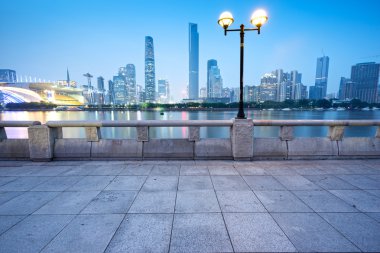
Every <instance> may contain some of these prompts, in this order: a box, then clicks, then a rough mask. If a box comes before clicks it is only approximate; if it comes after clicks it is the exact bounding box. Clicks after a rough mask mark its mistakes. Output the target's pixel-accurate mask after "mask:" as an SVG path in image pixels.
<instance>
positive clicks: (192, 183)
mask: <svg viewBox="0 0 380 253" xmlns="http://www.w3.org/2000/svg"><path fill="white" fill-rule="evenodd" d="M207 189H214V188H213V185H212V182H211V178H210V176H180V177H179V182H178V190H180V191H183V190H187V191H188V190H207Z"/></svg>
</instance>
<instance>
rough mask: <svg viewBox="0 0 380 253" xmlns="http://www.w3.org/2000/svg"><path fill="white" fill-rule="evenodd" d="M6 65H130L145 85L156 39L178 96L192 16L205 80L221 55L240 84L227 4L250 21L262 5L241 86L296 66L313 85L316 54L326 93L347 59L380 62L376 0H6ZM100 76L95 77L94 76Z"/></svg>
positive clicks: (49, 73)
mask: <svg viewBox="0 0 380 253" xmlns="http://www.w3.org/2000/svg"><path fill="white" fill-rule="evenodd" d="M0 6H1V7H0V9H1V15H0V34H1V39H0V68H5V69H14V70H16V71H17V74H18V75H23V76H25V75H28V76H32V77H37V78H42V79H46V80H62V79H65V78H66V67H68V68H69V71H70V75H71V79H72V80H76V81H77V82H79V83H80V84H85V83H86V79H85V77H83V74H84V73H87V72H89V73H91V74H92V75H93V76H94V77H98V76H103V77H104V78H105V79H106V80H109V79H112V76H113V75H116V74H117V71H118V68H119V67H121V66H125V65H126V64H129V63H133V64H135V66H136V72H137V78H136V79H137V84H140V85H142V86H144V40H145V36H147V35H149V36H152V37H153V39H154V50H155V60H156V81H157V79H159V78H165V79H168V80H169V83H170V89H171V91H172V95H173V96H174V98H175V99H179V98H180V96H181V91H182V90H184V89H185V88H186V85H187V83H188V68H189V67H188V62H189V60H188V47H189V45H188V23H189V22H191V23H196V24H198V32H199V44H200V50H199V51H200V57H199V59H200V62H199V86H200V88H201V87H205V86H206V65H207V60H209V59H216V60H217V61H218V65H219V68H220V71H221V75H222V77H223V82H224V87H238V84H239V33H238V32H235V33H229V34H228V35H227V36H226V37H225V36H224V33H223V29H222V28H221V27H220V26H219V25H218V24H217V20H218V18H219V15H220V13H221V12H223V11H226V10H228V11H230V12H231V13H232V14H233V16H234V18H235V23H234V24H233V25H232V26H231V27H232V28H238V27H239V25H240V24H242V23H243V24H245V25H246V26H247V27H249V26H251V25H250V23H249V19H250V16H251V14H252V12H253V11H254V10H255V9H257V8H263V9H266V10H267V12H268V16H269V20H268V23H267V24H265V26H263V28H262V33H261V35H257V33H255V32H247V33H246V34H245V80H244V84H245V85H258V84H259V83H260V77H261V76H262V75H263V74H264V73H267V72H270V71H272V70H275V69H278V68H282V69H283V70H284V71H291V70H298V71H299V72H301V73H302V81H303V83H304V84H305V85H307V86H310V85H314V79H315V68H316V59H317V57H320V56H322V55H323V53H324V54H325V55H327V56H329V57H330V69H329V80H328V89H327V91H328V93H329V92H336V91H337V90H338V87H339V80H340V77H341V76H344V77H349V76H350V69H351V66H352V65H354V64H356V63H360V62H368V61H375V62H380V1H379V0H361V1H357V0H356V1H352V0H345V1H343V0H318V1H317V0H270V1H269V0H266V1H265V0H257V1H247V0H237V1H231V0H230V1H223V0H218V1H217V0H207V1H206V0H191V1H187V0H181V1H180V0H176V1H174V0H155V1H153V0H134V1H132V0H91V1H90V0H81V1H79V0H24V1H22V0H12V1H8V0H0ZM93 83H94V84H95V83H96V79H93Z"/></svg>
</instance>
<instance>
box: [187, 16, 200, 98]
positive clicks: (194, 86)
mask: <svg viewBox="0 0 380 253" xmlns="http://www.w3.org/2000/svg"><path fill="white" fill-rule="evenodd" d="M198 98H199V34H198V26H197V24H193V23H189V99H198Z"/></svg>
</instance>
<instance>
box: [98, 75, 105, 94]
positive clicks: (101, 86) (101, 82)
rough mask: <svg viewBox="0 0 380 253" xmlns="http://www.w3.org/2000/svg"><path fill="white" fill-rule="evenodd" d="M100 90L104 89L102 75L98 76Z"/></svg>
mask: <svg viewBox="0 0 380 253" xmlns="http://www.w3.org/2000/svg"><path fill="white" fill-rule="evenodd" d="M97 80H98V90H99V91H104V78H103V77H102V76H99V77H98V79H97Z"/></svg>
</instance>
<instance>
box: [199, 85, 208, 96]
mask: <svg viewBox="0 0 380 253" xmlns="http://www.w3.org/2000/svg"><path fill="white" fill-rule="evenodd" d="M199 98H207V88H206V87H202V88H201V89H200V91H199Z"/></svg>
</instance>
